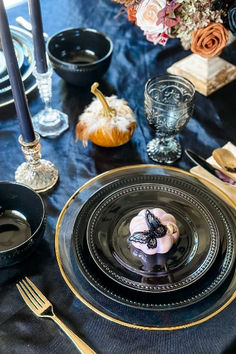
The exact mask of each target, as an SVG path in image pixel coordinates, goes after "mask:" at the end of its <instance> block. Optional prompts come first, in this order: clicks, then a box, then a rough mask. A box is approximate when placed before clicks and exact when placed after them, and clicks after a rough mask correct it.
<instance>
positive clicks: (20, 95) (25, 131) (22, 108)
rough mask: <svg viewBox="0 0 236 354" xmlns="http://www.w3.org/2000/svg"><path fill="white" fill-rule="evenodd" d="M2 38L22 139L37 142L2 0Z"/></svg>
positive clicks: (0, 1)
mask: <svg viewBox="0 0 236 354" xmlns="http://www.w3.org/2000/svg"><path fill="white" fill-rule="evenodd" d="M0 37H1V41H2V49H3V53H4V56H5V60H6V65H7V71H8V75H9V80H10V83H11V89H12V94H13V98H14V102H15V107H16V114H17V117H18V119H19V121H20V128H21V134H22V138H23V140H24V141H25V142H32V141H34V140H35V134H34V129H33V125H32V121H31V116H30V112H29V107H28V103H27V99H26V96H25V91H24V87H23V83H22V79H21V74H20V70H19V67H18V63H17V59H16V54H15V50H14V47H13V42H12V38H11V32H10V28H9V24H8V20H7V15H6V10H5V7H4V4H3V0H0Z"/></svg>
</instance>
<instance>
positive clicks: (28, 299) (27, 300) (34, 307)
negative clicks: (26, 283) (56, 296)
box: [16, 282, 38, 311]
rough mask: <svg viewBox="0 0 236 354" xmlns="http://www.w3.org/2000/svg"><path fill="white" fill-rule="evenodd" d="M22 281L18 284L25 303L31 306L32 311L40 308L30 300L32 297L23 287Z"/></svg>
mask: <svg viewBox="0 0 236 354" xmlns="http://www.w3.org/2000/svg"><path fill="white" fill-rule="evenodd" d="M22 285H23V284H22V283H21V282H19V283H18V284H16V286H17V289H18V290H19V292H20V294H21V296H22V297H23V300H24V301H25V303H26V304H27V305H28V306H29V307H30V308H31V310H32V311H35V310H38V307H37V306H36V305H35V304H34V303H33V302H32V301H31V300H30V298H29V297H28V296H26V294H25V292H24V290H23V287H22Z"/></svg>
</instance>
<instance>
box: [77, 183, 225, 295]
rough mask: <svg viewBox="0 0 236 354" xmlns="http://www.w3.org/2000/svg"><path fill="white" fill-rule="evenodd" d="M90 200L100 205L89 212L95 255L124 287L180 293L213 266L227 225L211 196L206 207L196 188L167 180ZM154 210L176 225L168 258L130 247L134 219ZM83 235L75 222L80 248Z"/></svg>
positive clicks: (119, 187) (122, 186) (120, 187)
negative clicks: (175, 238)
mask: <svg viewBox="0 0 236 354" xmlns="http://www.w3.org/2000/svg"><path fill="white" fill-rule="evenodd" d="M98 195H99V196H98ZM91 199H92V204H91V205H92V206H93V207H94V205H95V202H96V200H101V202H100V203H99V204H98V205H97V207H96V208H95V209H94V208H93V207H92V209H91V210H89V212H88V213H89V214H91V213H92V214H91V217H90V219H89V222H88V227H87V242H88V247H89V251H90V254H91V255H92V257H93V260H94V261H95V263H96V264H97V266H98V267H99V268H100V269H101V270H102V271H103V272H104V273H105V274H106V275H108V276H109V277H110V278H111V279H113V280H115V281H117V282H118V283H120V284H121V285H124V286H127V287H129V288H133V289H137V290H140V291H146V292H169V291H176V290H179V289H182V288H184V287H186V286H189V285H191V284H192V283H194V282H195V281H197V280H198V279H200V278H201V277H202V276H203V275H204V274H205V273H206V272H207V271H208V270H209V269H210V268H211V266H212V265H213V263H214V261H215V259H216V256H217V253H218V250H219V244H220V236H219V228H220V226H221V225H219V224H220V223H222V221H221V218H220V217H219V216H218V214H217V212H216V209H215V207H214V205H213V204H212V203H213V202H212V200H211V198H210V197H209V196H207V197H206V198H205V199H204V204H203V196H202V198H201V196H199V193H198V189H197V188H195V187H194V185H192V184H190V183H187V182H185V181H181V182H180V180H179V179H177V178H174V177H172V178H171V177H167V176H136V177H131V178H123V179H122V178H121V179H120V180H119V183H117V182H114V183H111V184H110V185H108V186H106V187H103V188H102V190H101V191H98V192H97V193H96V194H95V195H94V196H92V197H91ZM93 201H95V202H94V203H93ZM152 208H162V209H163V210H165V211H166V212H168V213H171V214H172V215H174V217H175V218H176V220H177V224H178V227H179V232H180V238H179V240H178V243H177V244H176V245H174V247H173V248H172V249H171V250H170V251H169V252H168V253H166V254H157V255H153V256H150V255H145V254H144V253H143V252H142V251H140V250H138V249H137V248H134V247H132V246H131V245H130V244H129V243H128V237H129V236H130V233H129V224H130V221H131V219H132V218H133V217H135V216H136V215H137V214H138V213H139V211H141V210H142V209H152ZM78 218H80V216H78ZM79 233H80V229H79V228H78V227H77V222H76V223H75V233H74V239H75V242H76V235H77V234H79ZM224 234H225V231H224Z"/></svg>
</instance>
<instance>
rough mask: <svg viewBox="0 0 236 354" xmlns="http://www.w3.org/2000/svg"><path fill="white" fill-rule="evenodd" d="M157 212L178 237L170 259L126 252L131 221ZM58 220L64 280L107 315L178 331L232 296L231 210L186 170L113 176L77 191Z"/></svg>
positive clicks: (139, 170) (127, 171) (139, 169)
mask: <svg viewBox="0 0 236 354" xmlns="http://www.w3.org/2000/svg"><path fill="white" fill-rule="evenodd" d="M228 203H230V201H228ZM155 207H159V208H162V209H164V210H166V211H167V212H168V213H171V214H173V215H174V216H175V218H176V220H177V223H178V226H179V230H180V238H179V241H178V243H177V244H176V245H175V246H174V247H173V248H172V249H171V250H170V251H169V252H168V253H167V254H164V255H160V254H159V255H156V256H147V255H145V254H143V253H142V252H140V251H138V250H137V249H135V248H132V247H129V243H128V237H129V223H130V221H131V219H132V218H133V217H134V216H135V215H137V214H138V212H139V211H140V210H142V209H145V208H155ZM61 216H62V218H59V222H58V228H57V237H56V249H57V258H58V262H59V265H60V268H61V271H62V274H63V276H64V278H65V279H66V281H67V283H68V284H69V286H70V287H71V288H72V290H73V291H74V292H75V294H76V295H77V296H78V297H79V298H80V299H81V300H82V301H84V302H85V303H86V304H87V305H88V306H90V307H92V308H93V309H94V310H95V311H97V312H99V313H100V312H101V313H100V314H102V315H103V316H105V317H111V318H110V319H113V320H114V321H116V322H121V323H123V324H126V325H130V326H136V327H140V328H149V327H150V328H151V329H170V328H171V329H172V328H181V327H186V326H190V325H193V324H195V323H199V321H204V320H206V319H207V318H209V317H211V316H213V315H214V314H215V313H216V312H219V311H220V309H223V307H224V306H225V304H226V303H229V302H230V301H232V300H233V298H234V297H235V266H234V263H235V215H234V210H233V208H232V207H231V206H229V204H227V203H225V202H224V201H223V200H222V199H220V198H219V197H217V196H216V195H215V194H214V193H212V192H211V191H210V190H209V189H208V188H206V187H205V186H204V185H203V184H202V183H201V182H200V181H199V180H198V179H196V178H195V177H193V176H192V175H190V174H188V173H185V172H184V171H180V170H177V169H171V168H160V167H158V166H143V165H141V166H133V167H128V168H123V169H119V170H114V171H110V172H108V173H106V174H103V175H101V176H98V177H96V178H95V179H94V180H92V181H90V182H89V183H88V184H87V185H85V186H83V187H82V188H81V189H80V190H79V191H78V192H77V193H75V196H74V197H73V198H72V199H71V200H70V201H69V202H68V203H67V205H66V207H65V209H64V211H63V212H62V215H61Z"/></svg>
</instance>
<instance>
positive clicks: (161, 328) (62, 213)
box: [55, 164, 236, 331]
mask: <svg viewBox="0 0 236 354" xmlns="http://www.w3.org/2000/svg"><path fill="white" fill-rule="evenodd" d="M143 167H147V168H148V167H150V168H159V169H165V170H171V171H176V172H181V173H184V174H186V175H189V176H192V177H194V178H196V179H198V180H199V181H202V182H203V183H204V184H207V185H209V186H210V187H211V188H212V189H213V190H214V189H215V190H216V191H217V192H218V193H219V194H221V195H222V197H223V198H225V199H226V200H227V202H228V203H229V204H230V205H231V206H232V207H233V208H234V209H236V204H235V203H234V202H233V201H232V200H231V199H230V198H229V197H228V196H227V195H226V194H225V193H224V192H222V191H221V189H219V188H218V187H216V186H215V185H214V184H212V183H211V182H209V181H208V180H206V179H204V178H202V177H199V176H196V175H194V174H192V173H191V172H188V171H184V170H182V169H180V168H176V167H171V166H161V165H153V164H139V165H132V166H123V167H119V168H115V169H112V170H109V171H106V172H103V173H101V174H99V175H98V176H95V177H93V178H92V179H90V180H89V181H87V182H86V183H85V184H83V185H82V186H81V187H80V188H78V189H77V191H76V192H75V193H74V194H73V195H72V196H71V197H70V198H69V200H68V201H67V202H66V204H65V205H64V207H63V209H62V211H61V213H60V215H59V217H58V221H57V224H56V231H55V254H56V260H57V264H58V267H59V270H60V272H61V275H62V277H63V279H64V281H65V282H66V284H67V286H68V287H69V288H70V290H71V291H72V292H73V294H74V295H75V296H76V297H77V298H78V299H79V300H80V301H81V302H82V303H83V304H84V305H86V306H87V307H88V308H90V310H92V311H93V312H95V313H97V314H98V315H99V316H101V317H103V318H106V319H107V320H109V321H111V322H114V323H117V324H120V325H123V326H126V327H129V328H135V329H142V330H149V331H172V330H179V329H184V328H188V327H192V326H196V325H198V324H201V323H203V322H206V321H207V320H209V319H211V318H213V317H215V316H216V315H217V314H219V313H220V312H221V311H223V310H224V309H225V308H226V307H228V306H229V305H230V304H231V302H233V300H234V299H235V298H236V291H235V292H234V293H233V294H232V296H231V297H230V298H229V299H228V300H227V301H226V302H225V303H224V304H223V305H222V306H221V307H220V308H218V309H217V310H216V311H214V312H213V313H211V314H209V315H208V316H206V317H203V318H201V319H200V320H197V321H194V322H190V323H187V324H184V325H178V326H171V327H151V326H141V325H136V324H133V323H129V322H125V321H122V320H118V319H116V318H114V317H113V316H111V315H108V314H106V313H104V312H103V311H101V310H99V309H97V308H96V307H95V306H94V305H92V304H91V303H90V302H89V301H87V300H86V299H85V298H84V297H83V296H82V295H81V294H80V293H79V291H77V290H76V289H75V287H74V286H73V284H72V283H71V282H70V280H69V278H68V277H67V275H66V273H65V271H64V269H63V266H62V262H61V257H60V252H59V231H60V226H61V222H62V219H63V217H64V215H65V213H66V210H67V209H68V208H69V206H70V204H71V203H72V202H73V200H74V199H75V198H76V196H77V195H78V194H79V193H80V192H82V191H83V190H84V189H85V188H87V187H88V186H89V185H90V184H92V183H94V182H95V181H97V180H99V179H101V178H103V177H104V176H107V175H109V174H112V173H114V172H118V171H122V170H127V169H135V168H143Z"/></svg>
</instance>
